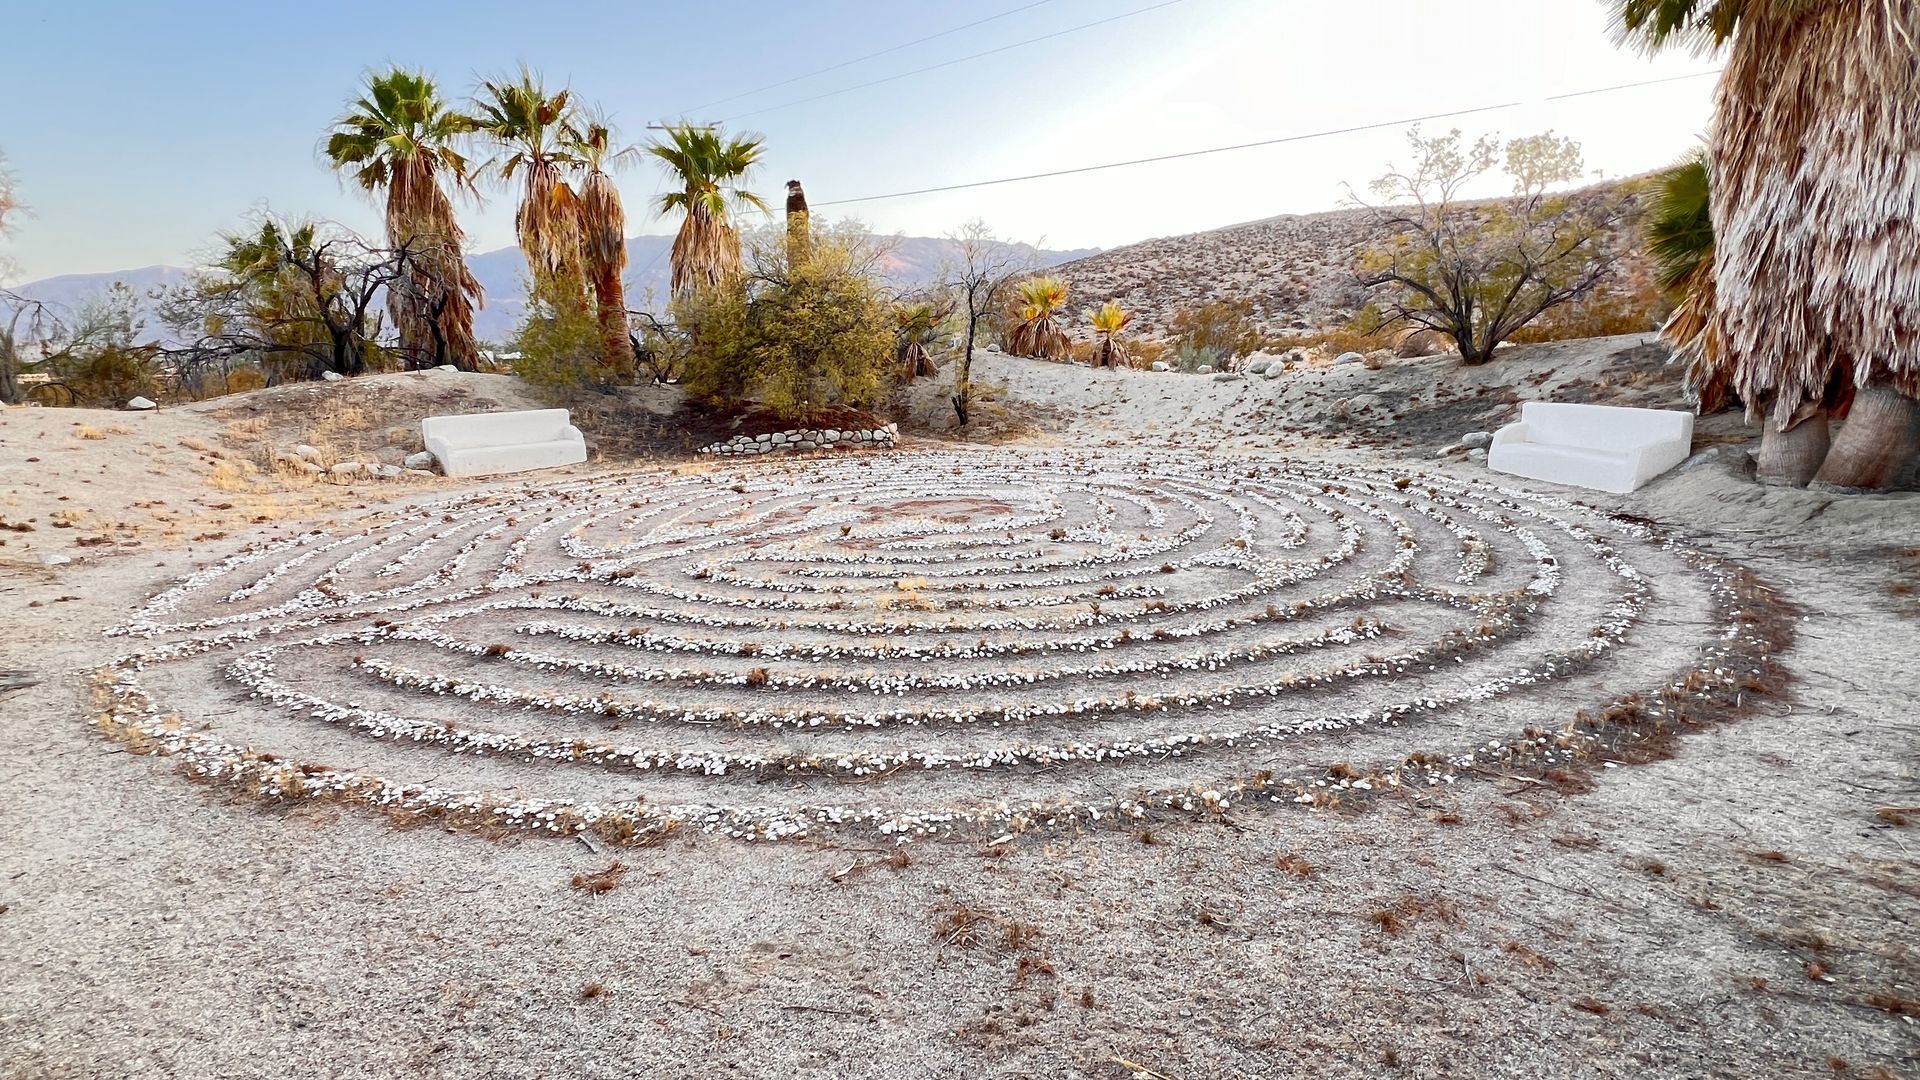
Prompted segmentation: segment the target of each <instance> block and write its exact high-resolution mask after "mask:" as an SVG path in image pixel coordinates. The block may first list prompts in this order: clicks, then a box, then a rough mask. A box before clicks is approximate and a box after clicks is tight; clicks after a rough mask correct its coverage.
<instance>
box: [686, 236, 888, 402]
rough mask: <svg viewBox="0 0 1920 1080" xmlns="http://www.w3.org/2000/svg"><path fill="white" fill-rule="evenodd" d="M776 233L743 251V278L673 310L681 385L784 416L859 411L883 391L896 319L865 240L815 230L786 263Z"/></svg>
mask: <svg viewBox="0 0 1920 1080" xmlns="http://www.w3.org/2000/svg"><path fill="white" fill-rule="evenodd" d="M785 239H786V238H785V235H784V233H783V232H778V233H769V234H762V235H760V236H758V237H755V238H753V239H751V240H750V241H749V243H748V253H749V259H748V266H747V270H746V272H745V274H744V275H742V277H741V278H740V279H738V280H736V281H733V282H729V283H723V284H722V285H719V286H716V287H714V288H711V289H706V290H702V291H700V292H697V293H695V294H693V295H692V296H691V297H688V298H685V299H683V300H681V301H679V302H677V303H676V305H675V308H674V318H675V321H676V322H677V323H678V324H680V325H682V326H685V327H686V328H687V330H688V332H689V337H690V343H689V347H688V351H687V357H686V370H685V383H686V387H687V390H688V391H689V392H690V393H693V394H695V395H697V396H700V397H703V398H707V399H710V400H715V401H721V402H734V401H740V400H744V399H747V398H753V399H757V400H758V401H760V403H761V404H763V405H765V406H766V407H767V408H769V409H771V410H773V411H774V412H775V413H778V414H780V415H782V416H798V415H803V414H805V413H806V412H807V411H809V410H811V409H813V408H817V407H819V406H823V405H833V404H844V405H854V406H864V405H868V404H871V403H872V402H873V401H874V400H876V399H877V398H878V397H879V396H880V394H881V392H882V390H883V389H884V388H885V386H886V375H887V372H888V371H889V369H890V368H891V366H892V364H893V360H894V345H895V337H896V335H895V329H896V328H895V320H894V315H893V310H892V307H891V305H890V304H889V303H888V302H887V299H886V296H885V295H884V293H883V291H882V289H881V287H880V284H879V282H878V280H877V277H876V274H875V272H874V260H875V257H876V256H875V253H874V249H873V247H872V245H871V244H870V243H869V242H868V240H867V238H866V236H865V234H864V233H861V232H858V231H856V230H853V229H850V228H845V227H843V228H840V229H835V230H817V231H816V232H815V234H814V236H813V238H812V241H811V243H810V244H807V245H804V247H803V249H802V250H803V251H804V257H802V258H798V259H796V258H794V257H793V256H792V254H791V251H790V248H789V246H788V245H787V244H786V243H785Z"/></svg>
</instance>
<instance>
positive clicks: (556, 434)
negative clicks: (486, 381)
mask: <svg viewBox="0 0 1920 1080" xmlns="http://www.w3.org/2000/svg"><path fill="white" fill-rule="evenodd" d="M420 434H421V437H422V439H423V440H424V441H425V443H426V446H427V450H428V451H430V452H431V453H432V454H433V456H434V457H435V458H436V459H437V460H438V461H439V462H440V468H441V471H443V472H445V473H446V474H447V475H448V476H491V475H495V474H498V473H510V472H524V471H526V470H528V469H550V468H554V467H555V466H559V465H577V464H579V463H581V462H583V461H585V460H587V441H586V439H585V437H583V436H582V435H581V434H580V429H579V428H576V427H574V426H573V424H572V423H571V422H570V421H569V418H568V416H567V410H565V409H529V410H526V411H522V412H498V413H468V414H465V415H462V416H429V417H427V418H426V419H425V420H422V421H421V422H420Z"/></svg>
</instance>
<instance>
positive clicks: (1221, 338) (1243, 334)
mask: <svg viewBox="0 0 1920 1080" xmlns="http://www.w3.org/2000/svg"><path fill="white" fill-rule="evenodd" d="M1168 329H1170V330H1172V331H1173V341H1174V344H1175V346H1176V347H1184V348H1187V349H1190V350H1197V351H1201V352H1205V353H1209V354H1211V355H1213V356H1214V357H1216V359H1215V360H1212V361H1202V363H1212V364H1213V365H1214V366H1215V367H1218V366H1220V363H1221V362H1223V361H1225V360H1230V359H1233V358H1235V357H1240V356H1245V355H1247V354H1248V353H1250V352H1253V351H1255V350H1256V349H1258V348H1259V347H1260V332H1259V330H1257V329H1256V328H1255V327H1254V324H1253V301H1251V300H1209V301H1207V302H1206V303H1204V304H1201V305H1200V306H1199V307H1195V308H1183V309H1181V310H1179V311H1176V312H1174V313H1173V318H1172V319H1171V320H1170V321H1169V322H1168Z"/></svg>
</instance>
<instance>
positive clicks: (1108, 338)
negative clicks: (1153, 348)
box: [1087, 300, 1133, 368]
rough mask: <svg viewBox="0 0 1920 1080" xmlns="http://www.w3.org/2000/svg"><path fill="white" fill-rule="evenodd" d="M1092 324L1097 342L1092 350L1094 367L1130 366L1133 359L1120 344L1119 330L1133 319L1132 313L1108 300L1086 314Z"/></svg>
mask: <svg viewBox="0 0 1920 1080" xmlns="http://www.w3.org/2000/svg"><path fill="white" fill-rule="evenodd" d="M1087 321H1088V322H1090V323H1092V324H1093V332H1094V333H1095V334H1096V335H1098V342H1097V343H1096V345H1095V347H1094V351H1093V366H1094V367H1112V368H1117V367H1132V366H1133V359H1132V358H1131V357H1129V356H1128V355H1127V350H1126V347H1125V346H1123V345H1121V344H1120V339H1119V334H1120V331H1122V330H1125V329H1126V328H1127V324H1128V323H1130V322H1132V321H1133V313H1132V312H1130V311H1128V310H1127V309H1126V308H1123V307H1121V306H1120V305H1119V304H1118V303H1116V302H1115V301H1112V300H1109V301H1107V302H1106V303H1104V304H1101V305H1100V306H1099V307H1097V308H1094V309H1093V311H1092V312H1091V313H1090V314H1089V315H1088V316H1087Z"/></svg>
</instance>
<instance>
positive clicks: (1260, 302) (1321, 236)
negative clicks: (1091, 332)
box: [1057, 180, 1648, 337]
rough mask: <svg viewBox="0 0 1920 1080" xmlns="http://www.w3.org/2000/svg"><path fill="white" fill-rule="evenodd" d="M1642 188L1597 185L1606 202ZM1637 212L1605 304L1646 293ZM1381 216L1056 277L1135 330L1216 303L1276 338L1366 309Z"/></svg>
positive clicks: (1163, 240)
mask: <svg viewBox="0 0 1920 1080" xmlns="http://www.w3.org/2000/svg"><path fill="white" fill-rule="evenodd" d="M1632 184H1633V181H1630V180H1629V181H1620V182H1617V183H1610V184H1604V185H1599V186H1596V187H1594V188H1589V189H1587V190H1586V191H1585V192H1583V193H1582V194H1583V195H1586V196H1603V195H1607V194H1611V193H1613V192H1615V191H1618V190H1620V189H1622V188H1626V189H1627V192H1628V198H1629V200H1630V201H1633V202H1637V200H1635V197H1634V195H1633V193H1632ZM1632 209H1634V207H1630V212H1629V214H1628V215H1627V217H1626V220H1625V222H1624V225H1623V227H1622V228H1621V229H1619V230H1617V231H1616V232H1615V234H1614V235H1613V236H1612V237H1611V249H1612V251H1613V252H1614V254H1615V255H1616V257H1617V258H1619V260H1620V262H1619V264H1618V270H1617V273H1616V274H1615V276H1614V278H1613V280H1612V281H1611V282H1610V283H1609V284H1608V285H1606V286H1604V287H1603V288H1602V290H1601V293H1600V298H1601V299H1602V300H1603V301H1607V300H1614V299H1618V298H1621V297H1625V296H1629V295H1632V294H1634V293H1636V292H1639V291H1642V290H1644V288H1645V285H1646V282H1647V280H1648V263H1647V261H1646V256H1645V254H1644V253H1643V252H1641V251H1640V249H1639V248H1640V245H1639V243H1638V239H1637V237H1635V236H1634V235H1632V229H1633V224H1632V222H1633V219H1634V217H1635V216H1636V215H1635V214H1634V213H1632V212H1631V211H1632ZM1379 232H1380V230H1379V229H1378V227H1377V226H1376V225H1375V224H1374V211H1372V210H1368V209H1365V208H1358V207H1356V208H1352V209H1345V210H1333V211H1328V212H1325V213H1318V214H1286V215H1282V216H1279V217H1271V218H1266V219H1264V220H1261V221H1250V222H1246V223H1244V224H1240V225H1228V226H1226V227H1224V228H1219V229H1212V230H1209V231H1207V232H1197V233H1188V234H1185V235H1182V236H1167V237H1160V238H1157V239H1153V240H1143V241H1141V242H1140V243H1137V244H1128V245H1126V246H1125V247H1118V248H1114V249H1112V250H1111V251H1104V252H1101V253H1099V254H1097V255H1091V256H1088V257H1086V258H1083V259H1077V260H1074V261H1072V262H1066V263H1063V264H1061V265H1060V266H1059V267H1058V270H1057V272H1058V273H1059V274H1061V275H1062V276H1063V277H1065V278H1066V279H1067V282H1068V285H1069V286H1070V287H1071V288H1072V296H1073V299H1072V306H1073V307H1074V309H1075V310H1078V309H1080V308H1082V307H1088V306H1092V305H1094V304H1098V303H1099V302H1101V301H1103V300H1108V299H1114V300H1118V301H1119V302H1120V303H1121V305H1122V306H1124V307H1125V308H1126V309H1127V310H1129V311H1131V312H1133V313H1134V316H1135V321H1134V324H1133V330H1134V332H1135V333H1138V334H1141V335H1144V336H1148V337H1163V336H1166V335H1167V334H1168V324H1169V322H1170V320H1171V319H1172V318H1173V316H1174V314H1175V313H1176V312H1179V311H1180V310H1182V309H1185V308H1194V307H1198V306H1199V305H1201V304H1204V303H1208V302H1210V301H1215V300H1246V301H1249V302H1250V303H1251V304H1252V306H1253V320H1254V322H1255V324H1256V325H1257V327H1258V328H1259V330H1260V332H1261V333H1262V334H1265V335H1267V336H1269V337H1272V336H1280V335H1285V334H1288V333H1295V332H1301V331H1311V330H1323V329H1329V328H1333V327H1339V326H1344V325H1345V324H1346V323H1347V322H1348V321H1349V320H1350V319H1352V318H1353V315H1354V313H1355V312H1356V311H1358V310H1359V309H1360V308H1361V307H1362V306H1363V305H1365V304H1366V302H1367V290H1365V289H1363V288H1361V287H1360V286H1359V284H1358V283H1357V281H1356V279H1355V276H1354V264H1355V260H1356V258H1357V257H1358V255H1359V254H1360V252H1361V251H1362V250H1363V249H1365V248H1367V247H1368V246H1369V245H1372V244H1377V243H1379V242H1380V241H1381V239H1382V237H1381V236H1380V235H1379Z"/></svg>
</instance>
